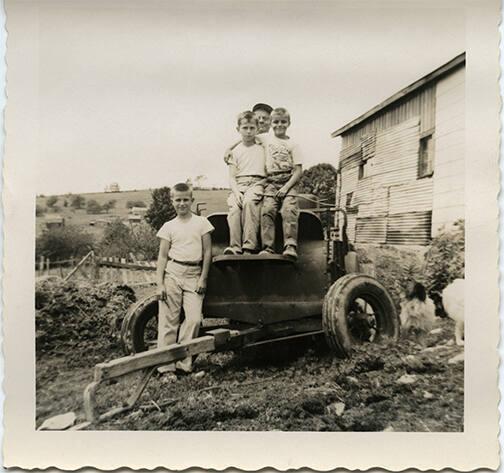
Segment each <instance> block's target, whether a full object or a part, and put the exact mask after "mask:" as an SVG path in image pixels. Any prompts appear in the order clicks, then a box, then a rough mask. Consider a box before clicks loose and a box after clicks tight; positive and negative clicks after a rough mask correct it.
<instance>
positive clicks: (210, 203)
mask: <svg viewBox="0 0 504 473" xmlns="http://www.w3.org/2000/svg"><path fill="white" fill-rule="evenodd" d="M228 193H229V191H228V190H206V189H203V190H196V191H194V202H195V204H194V209H196V204H197V203H205V205H203V206H202V215H209V214H211V213H214V212H225V211H227V203H226V201H227V196H228ZM79 195H81V196H82V197H84V199H86V201H85V202H88V201H90V200H96V202H98V204H100V205H103V204H105V203H106V202H109V201H110V200H115V201H116V202H115V207H114V208H113V209H112V210H110V211H109V212H108V213H105V212H103V213H101V214H88V213H87V212H86V210H85V208H83V209H80V210H75V209H73V208H71V207H70V200H71V198H72V195H70V194H66V195H58V196H56V197H58V201H57V202H56V206H57V207H58V209H57V211H56V212H52V211H50V212H49V211H48V212H46V213H45V214H44V215H42V216H40V217H37V218H36V226H37V236H38V235H40V233H41V232H42V231H43V229H44V228H45V223H46V220H47V219H48V218H51V217H53V216H55V215H59V216H62V217H63V218H64V219H65V222H66V223H67V224H72V225H83V226H85V227H86V229H87V230H88V231H89V232H90V233H93V234H95V235H101V234H102V233H103V226H96V225H95V226H91V225H90V223H91V222H97V221H99V220H109V219H110V220H113V219H115V218H121V219H126V218H127V216H128V213H129V210H128V208H127V203H128V201H141V202H143V203H144V204H145V205H146V206H147V207H148V206H149V205H150V203H151V200H152V197H151V189H143V190H132V191H123V192H93V193H81V194H79ZM49 197H50V196H39V197H37V200H36V203H37V205H38V206H40V207H42V208H44V209H45V208H46V206H47V200H48V199H49ZM65 201H66V202H67V207H65V206H64V203H65ZM84 205H85V204H84Z"/></svg>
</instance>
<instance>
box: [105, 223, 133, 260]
mask: <svg viewBox="0 0 504 473" xmlns="http://www.w3.org/2000/svg"><path fill="white" fill-rule="evenodd" d="M99 246H100V254H101V255H102V256H116V257H118V258H127V257H128V256H129V253H130V252H131V251H132V250H133V238H132V235H131V229H130V228H129V227H128V226H127V225H125V224H124V223H123V222H121V219H119V218H118V219H116V220H114V221H113V222H111V223H110V224H109V225H107V227H106V228H105V232H104V234H103V238H102V239H101V241H100V245H99Z"/></svg>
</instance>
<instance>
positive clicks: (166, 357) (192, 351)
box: [94, 336, 215, 382]
mask: <svg viewBox="0 0 504 473" xmlns="http://www.w3.org/2000/svg"><path fill="white" fill-rule="evenodd" d="M213 350H215V338H214V337H212V336H205V337H199V338H195V339H194V340H190V341H188V342H183V343H175V344H173V345H168V346H167V347H163V348H155V349H154V350H149V351H145V352H142V353H138V354H136V355H131V356H124V357H122V358H118V359H116V360H112V361H109V362H107V363H99V364H98V365H96V366H95V375H94V379H95V381H97V382H100V381H104V380H106V379H111V378H117V377H118V376H123V375H125V374H128V373H132V372H134V371H139V370H142V369H145V368H150V367H152V366H157V365H164V364H169V363H171V362H173V361H178V360H183V359H184V358H186V357H187V356H190V355H196V354H198V353H204V352H208V351H213Z"/></svg>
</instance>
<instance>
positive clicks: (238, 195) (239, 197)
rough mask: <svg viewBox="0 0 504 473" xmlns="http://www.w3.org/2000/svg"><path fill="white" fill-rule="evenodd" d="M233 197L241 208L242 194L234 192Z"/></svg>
mask: <svg viewBox="0 0 504 473" xmlns="http://www.w3.org/2000/svg"><path fill="white" fill-rule="evenodd" d="M234 196H235V199H236V202H237V203H238V205H239V206H240V207H241V206H242V204H243V193H242V192H235V194H234Z"/></svg>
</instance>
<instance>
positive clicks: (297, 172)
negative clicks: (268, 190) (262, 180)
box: [275, 164, 303, 199]
mask: <svg viewBox="0 0 504 473" xmlns="http://www.w3.org/2000/svg"><path fill="white" fill-rule="evenodd" d="M302 175H303V167H302V166H301V164H296V165H295V166H294V172H293V173H292V176H291V178H290V179H289V180H288V181H287V182H286V183H285V184H284V185H283V186H282V187H281V188H280V189H279V190H278V191H277V193H276V194H275V197H276V198H277V199H283V198H284V197H285V196H286V195H287V193H288V192H289V191H290V190H291V189H292V188H293V187H294V186H295V185H296V184H297V183H298V182H299V179H301V176H302Z"/></svg>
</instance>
